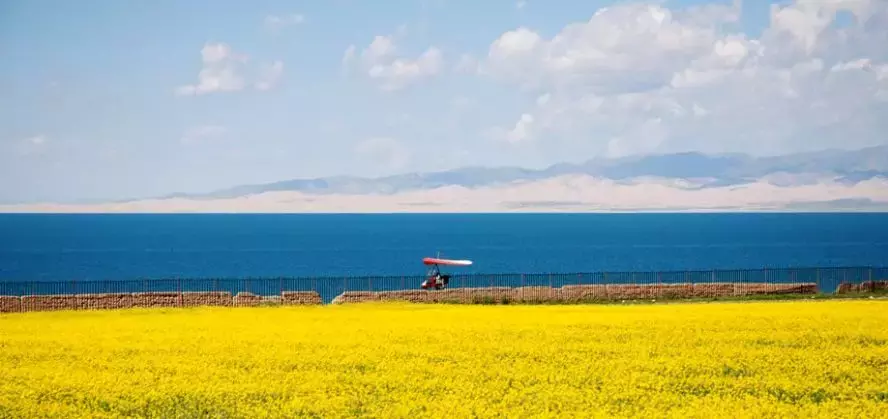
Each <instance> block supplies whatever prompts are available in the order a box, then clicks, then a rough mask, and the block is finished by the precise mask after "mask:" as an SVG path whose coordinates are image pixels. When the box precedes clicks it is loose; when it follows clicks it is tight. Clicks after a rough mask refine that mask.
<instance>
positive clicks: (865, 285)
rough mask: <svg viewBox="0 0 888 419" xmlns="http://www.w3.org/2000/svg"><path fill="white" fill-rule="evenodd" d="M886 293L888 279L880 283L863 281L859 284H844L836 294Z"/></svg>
mask: <svg viewBox="0 0 888 419" xmlns="http://www.w3.org/2000/svg"><path fill="white" fill-rule="evenodd" d="M880 291H882V292H884V291H888V279H882V280H878V281H863V282H861V283H859V284H852V283H849V282H844V283H841V284H839V287H838V288H836V294H854V293H860V292H880Z"/></svg>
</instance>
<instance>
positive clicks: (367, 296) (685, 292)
mask: <svg viewBox="0 0 888 419" xmlns="http://www.w3.org/2000/svg"><path fill="white" fill-rule="evenodd" d="M816 293H817V284H815V283H802V284H769V283H746V284H741V283H738V284H733V283H703V284H663V285H657V284H652V285H628V284H614V285H565V286H563V287H560V288H552V287H487V288H453V289H444V290H438V291H422V290H405V291H377V292H368V291H358V292H344V293H342V294H340V295H339V296H337V297H336V298H334V299H333V304H344V303H359V302H369V301H408V302H415V303H476V302H495V303H500V302H506V301H508V302H515V303H521V302H582V301H597V300H633V299H676V298H700V297H704V298H712V297H738V296H752V295H779V294H816Z"/></svg>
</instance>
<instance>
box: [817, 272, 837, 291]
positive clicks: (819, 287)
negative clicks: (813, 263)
mask: <svg viewBox="0 0 888 419" xmlns="http://www.w3.org/2000/svg"><path fill="white" fill-rule="evenodd" d="M816 272H817V274H816V276H815V278H814V281H815V283H816V284H817V291H818V292H823V287H821V286H820V268H817V271H816ZM833 292H835V291H833Z"/></svg>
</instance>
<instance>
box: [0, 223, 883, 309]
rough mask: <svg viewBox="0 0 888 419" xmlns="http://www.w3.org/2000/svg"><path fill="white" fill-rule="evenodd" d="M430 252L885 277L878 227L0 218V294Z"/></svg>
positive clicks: (353, 269) (277, 271)
mask: <svg viewBox="0 0 888 419" xmlns="http://www.w3.org/2000/svg"><path fill="white" fill-rule="evenodd" d="M438 252H440V255H441V256H442V257H451V258H460V259H462V258H466V259H472V260H473V261H474V262H475V264H474V265H473V266H471V267H468V268H454V269H450V271H452V273H454V274H457V273H458V274H462V273H466V274H468V273H549V272H555V273H558V272H601V271H612V272H613V271H687V270H691V271H693V270H702V271H706V270H712V269H744V268H748V269H761V268H771V269H773V268H805V267H833V266H877V267H882V266H886V265H888V263H886V262H888V214H879V213H876V214H866V213H863V214H861V213H843V214H811V213H808V214H458V215H455V214H454V215H451V214H393V215H357V214H356V215H332V214H331V215H289V214H288V215H264V214H261V215H260V214H237V215H227V214H226V215H207V214H183V215H180V214H176V215H155V214H151V215H148V214H126V215H122V214H121V215H116V214H115V215H70V214H65V215H61V214H60V215H56V214H52V215H48V214H47V215H44V214H8V215H0V282H3V281H6V282H9V281H70V282H77V281H88V280H136V279H138V280H142V279H176V278H210V279H212V278H249V277H252V278H257V277H304V276H310V277H320V276H324V277H328V276H364V275H403V276H407V277H409V279H407V280H405V281H406V282H408V283H406V285H407V286H408V287H415V286H416V285H417V284H415V283H412V282H415V279H414V278H416V277H420V276H422V275H423V274H424V273H425V267H424V266H423V265H422V263H421V259H422V258H423V257H425V256H435V255H437V254H438ZM360 286H363V285H362V284H355V285H354V286H350V285H348V284H347V283H346V284H345V285H340V287H341V288H346V287H348V288H354V287H360ZM370 286H372V285H370ZM331 292H332V291H331Z"/></svg>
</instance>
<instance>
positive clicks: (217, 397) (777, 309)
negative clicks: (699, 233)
mask: <svg viewBox="0 0 888 419" xmlns="http://www.w3.org/2000/svg"><path fill="white" fill-rule="evenodd" d="M886 342H888V302H884V301H878V300H874V301H803V302H802V301H800V302H764V303H711V304H665V305H644V306H642V305H634V306H629V305H626V306H621V305H612V306H606V305H595V306H582V305H576V306H439V305H407V304H360V305H351V306H349V305H344V306H332V307H331V306H318V307H261V308H259V307H256V308H196V309H157V310H148V309H133V310H120V311H96V312H53V313H16V314H6V315H0V417H27V418H32V417H60V418H78V417H84V418H86V417H89V418H97V417H189V418H191V417H225V418H233V417H243V418H259V417H318V418H321V417H322V418H335V417H353V416H365V417H378V418H408V417H409V418H416V417H448V418H457V417H489V416H499V417H624V416H650V417H681V418H688V417H700V418H711V417H720V416H721V417H724V416H729V417H750V418H753V417H754V418H762V417H806V418H808V417H829V418H837V417H848V418H851V417H853V418H862V417H885V416H886V414H888V344H886Z"/></svg>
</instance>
